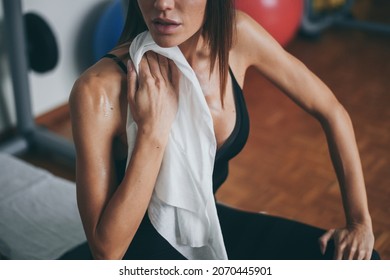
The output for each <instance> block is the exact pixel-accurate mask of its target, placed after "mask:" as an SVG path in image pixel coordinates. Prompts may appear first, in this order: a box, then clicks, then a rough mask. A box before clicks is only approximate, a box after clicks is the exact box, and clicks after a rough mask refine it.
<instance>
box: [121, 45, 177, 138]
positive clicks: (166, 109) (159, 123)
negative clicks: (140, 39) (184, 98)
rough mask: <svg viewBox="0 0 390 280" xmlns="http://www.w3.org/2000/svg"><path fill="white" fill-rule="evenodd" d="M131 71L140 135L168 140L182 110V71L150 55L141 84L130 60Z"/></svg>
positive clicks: (132, 104)
mask: <svg viewBox="0 0 390 280" xmlns="http://www.w3.org/2000/svg"><path fill="white" fill-rule="evenodd" d="M127 68H128V75H127V88H128V90H127V98H128V102H129V105H130V111H131V114H132V116H133V119H134V121H135V122H136V123H137V126H138V133H143V134H149V135H153V136H155V137H158V138H159V139H164V138H163V137H164V136H165V137H166V138H165V139H168V135H169V131H170V129H171V126H172V123H173V121H174V119H175V116H176V113H177V109H178V89H179V79H180V74H179V70H178V69H177V67H176V65H175V64H174V63H173V61H171V60H169V59H167V58H166V57H164V56H161V55H159V54H156V53H154V52H150V51H149V52H147V53H146V54H145V55H144V57H143V58H142V59H141V62H140V65H139V74H138V80H137V74H136V71H135V69H134V65H133V63H132V62H131V61H130V60H129V61H128V65H127Z"/></svg>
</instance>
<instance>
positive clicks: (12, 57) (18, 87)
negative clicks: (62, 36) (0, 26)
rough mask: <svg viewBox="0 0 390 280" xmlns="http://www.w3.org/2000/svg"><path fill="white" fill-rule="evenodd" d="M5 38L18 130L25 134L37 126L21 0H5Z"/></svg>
mask: <svg viewBox="0 0 390 280" xmlns="http://www.w3.org/2000/svg"><path fill="white" fill-rule="evenodd" d="M3 7H4V23H5V36H6V37H5V38H6V41H7V49H8V52H9V64H10V69H11V74H12V85H13V90H14V102H15V108H16V119H17V125H16V128H17V131H18V132H19V133H21V134H22V135H25V134H27V133H29V132H30V131H32V130H33V129H34V127H35V121H34V118H33V114H32V109H31V99H30V85H29V78H28V69H29V66H28V54H27V48H26V46H27V43H26V38H25V27H24V21H23V13H22V4H21V1H20V0H3Z"/></svg>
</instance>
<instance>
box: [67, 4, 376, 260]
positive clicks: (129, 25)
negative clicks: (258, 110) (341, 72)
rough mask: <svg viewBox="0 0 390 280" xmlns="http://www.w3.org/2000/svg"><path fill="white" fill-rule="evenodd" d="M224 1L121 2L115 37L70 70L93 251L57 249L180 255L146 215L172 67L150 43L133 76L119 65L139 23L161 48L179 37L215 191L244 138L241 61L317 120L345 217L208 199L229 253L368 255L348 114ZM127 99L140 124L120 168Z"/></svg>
mask: <svg viewBox="0 0 390 280" xmlns="http://www.w3.org/2000/svg"><path fill="white" fill-rule="evenodd" d="M233 7H234V5H233V0H213V1H208V0H139V1H135V0H130V3H129V12H128V18H127V21H126V26H125V29H124V32H123V35H122V38H121V40H120V43H119V45H118V46H117V47H116V48H115V49H114V50H112V51H111V53H110V55H108V56H107V57H106V58H104V59H101V60H100V61H99V62H97V63H96V64H95V65H93V66H92V67H91V68H90V69H88V70H87V71H86V72H85V73H84V74H83V75H82V76H81V77H80V78H79V79H78V81H77V82H76V83H75V85H74V88H73V90H72V93H71V96H70V108H71V118H72V125H73V133H74V141H75V145H76V150H77V199H78V205H79V211H80V215H81V218H82V222H83V226H84V230H85V232H86V236H87V239H88V245H89V248H90V251H91V256H90V255H89V253H88V252H89V250H88V246H87V245H86V244H84V245H83V246H81V247H79V248H77V249H76V250H75V251H73V252H70V253H69V254H67V255H66V256H64V258H83V257H93V258H96V259H121V258H126V259H183V258H184V257H183V256H182V255H181V254H180V253H179V252H177V251H176V250H175V248H173V247H172V246H171V245H170V244H169V243H168V242H167V241H165V239H164V238H162V237H161V236H160V235H159V234H158V233H157V232H156V230H155V229H154V228H153V226H152V225H151V223H150V221H149V219H148V215H147V214H146V212H147V207H148V203H149V201H150V198H151V195H152V192H153V188H154V184H155V182H156V178H157V175H158V172H159V169H160V165H161V161H162V158H163V154H164V150H165V147H166V145H167V141H168V135H169V132H170V128H171V125H172V123H173V121H174V118H175V116H176V112H177V109H178V81H179V79H180V74H179V72H178V69H177V68H176V66H175V65H174V64H173V63H172V62H171V61H170V60H168V59H166V58H164V57H163V56H161V55H157V54H156V53H153V52H148V53H146V55H145V56H144V57H143V59H142V60H141V62H140V70H139V71H140V72H139V74H138V75H137V74H136V72H135V70H134V65H133V64H132V62H131V61H130V62H129V63H127V67H125V66H124V63H125V62H126V61H128V60H129V56H128V48H129V45H130V43H131V41H132V40H133V39H134V38H135V37H136V36H137V35H138V34H139V33H141V32H142V31H144V30H147V29H148V30H149V32H150V34H151V35H152V37H153V39H154V41H155V42H156V43H157V44H158V45H159V46H161V47H172V46H179V48H180V50H181V51H182V53H183V54H184V56H185V58H186V59H187V61H188V62H189V64H190V65H191V67H192V68H193V70H194V72H195V73H196V75H197V78H198V80H199V82H200V85H201V87H202V90H203V93H204V95H205V99H206V101H207V105H208V106H209V109H210V112H211V115H212V118H213V123H214V129H215V136H216V141H217V152H216V160H215V166H214V172H213V185H214V192H215V191H216V190H217V188H218V187H219V186H220V185H221V184H222V183H223V181H224V180H225V179H226V176H227V165H228V161H229V159H231V158H232V157H234V156H235V155H236V154H237V153H238V152H239V151H240V150H241V149H242V147H243V146H244V144H245V142H246V139H247V136H248V129H249V125H248V121H249V120H248V114H247V111H246V107H245V103H244V99H243V96H242V92H241V88H242V85H243V82H244V77H245V73H246V71H247V69H248V68H249V67H251V66H252V67H255V68H256V69H257V70H258V71H260V72H261V73H262V74H263V75H265V76H266V77H267V78H269V79H270V80H271V81H272V82H273V83H274V84H276V85H277V86H278V87H279V88H281V89H282V90H283V92H285V94H286V95H287V96H288V97H289V98H291V99H292V100H294V101H295V102H296V103H297V104H298V105H299V106H300V107H302V108H303V109H304V110H306V111H307V112H308V113H310V114H311V115H312V116H313V117H315V118H316V119H317V120H318V121H319V122H320V123H321V125H322V127H323V129H324V132H325V133H326V136H327V138H328V143H329V149H330V152H331V155H332V160H333V164H334V167H335V170H336V172H337V176H338V179H339V183H340V188H341V193H342V198H343V204H344V208H345V215H346V221H347V224H346V226H345V227H344V228H341V229H331V230H329V231H323V230H321V229H317V228H314V227H310V226H307V225H303V224H300V223H297V222H293V221H289V220H285V219H281V218H276V217H271V216H267V215H261V214H253V213H247V212H242V211H237V210H235V209H231V208H229V207H224V206H221V205H217V210H218V215H219V220H220V224H221V229H222V233H223V237H224V241H225V246H226V250H227V253H228V256H229V258H230V259H321V258H335V259H370V258H371V257H372V252H373V245H374V236H373V231H372V224H371V218H370V214H369V211H368V206H367V199H366V193H365V186H364V180H363V174H362V168H361V164H360V159H359V154H358V150H357V147H356V143H355V139H354V132H353V129H352V125H351V121H350V119H349V116H348V114H347V113H346V111H345V110H344V108H343V107H342V106H341V105H340V103H339V102H338V101H337V100H336V98H335V97H334V95H333V94H332V92H331V91H330V90H329V89H328V88H327V87H326V86H325V85H324V84H323V83H322V82H321V81H320V80H319V79H318V78H317V77H316V76H315V75H314V74H313V73H311V72H310V71H309V70H308V69H307V68H306V67H305V66H304V65H303V64H302V63H301V62H299V61H298V60H297V59H295V58H294V57H292V56H291V55H290V54H288V53H287V52H285V51H284V50H283V48H282V47H280V46H279V45H278V43H277V42H276V41H275V40H274V39H273V38H272V37H271V36H270V35H269V34H267V32H266V31H264V29H263V28H262V27H261V26H259V25H258V24H257V23H256V22H255V21H253V20H252V19H251V18H250V17H248V16H247V15H245V14H244V13H242V12H235V11H234V8H233ZM118 66H120V67H118ZM126 73H127V74H126ZM128 106H129V107H130V112H131V114H132V117H133V119H134V121H135V122H136V124H137V126H138V132H137V135H136V142H135V146H134V150H133V153H132V156H131V159H130V160H129V164H128V166H127V168H126V169H125V167H124V164H125V162H126V157H127V139H126V137H127V136H126V114H127V107H128ZM237 229H238V230H237ZM83 253H86V255H85V256H81V255H82V254H83ZM77 254H79V255H77Z"/></svg>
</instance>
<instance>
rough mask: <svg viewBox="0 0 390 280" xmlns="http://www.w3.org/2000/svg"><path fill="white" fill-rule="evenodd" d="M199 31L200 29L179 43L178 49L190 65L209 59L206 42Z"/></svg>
mask: <svg viewBox="0 0 390 280" xmlns="http://www.w3.org/2000/svg"><path fill="white" fill-rule="evenodd" d="M201 33H202V32H201V31H199V32H197V33H195V34H194V35H193V36H192V37H190V38H189V39H188V40H187V41H185V42H184V43H182V44H181V45H179V48H180V50H181V51H182V53H183V55H184V57H185V58H186V59H187V61H188V63H189V64H190V65H191V67H194V66H195V65H196V64H198V63H199V62H201V61H204V60H205V59H207V60H209V59H210V51H209V47H208V44H207V42H206V40H205V39H204V37H203V36H202V34H201Z"/></svg>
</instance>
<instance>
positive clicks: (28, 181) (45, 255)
mask: <svg viewBox="0 0 390 280" xmlns="http://www.w3.org/2000/svg"><path fill="white" fill-rule="evenodd" d="M85 240H86V238H85V234H84V231H83V227H82V224H81V220H80V216H79V213H78V209H77V203H76V190H75V184H74V183H73V182H70V181H67V180H64V179H62V178H58V177H55V176H53V175H52V174H51V173H49V172H47V171H46V170H43V169H41V168H37V167H34V166H32V165H30V164H28V163H25V162H23V161H21V160H19V159H17V158H15V157H12V156H9V155H6V154H3V153H0V255H3V256H4V257H6V258H8V259H18V260H32V259H43V260H51V259H57V258H58V257H60V256H61V255H62V254H63V253H65V252H66V251H68V250H70V249H72V248H73V247H75V246H77V245H79V244H81V243H82V242H84V241H85Z"/></svg>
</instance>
